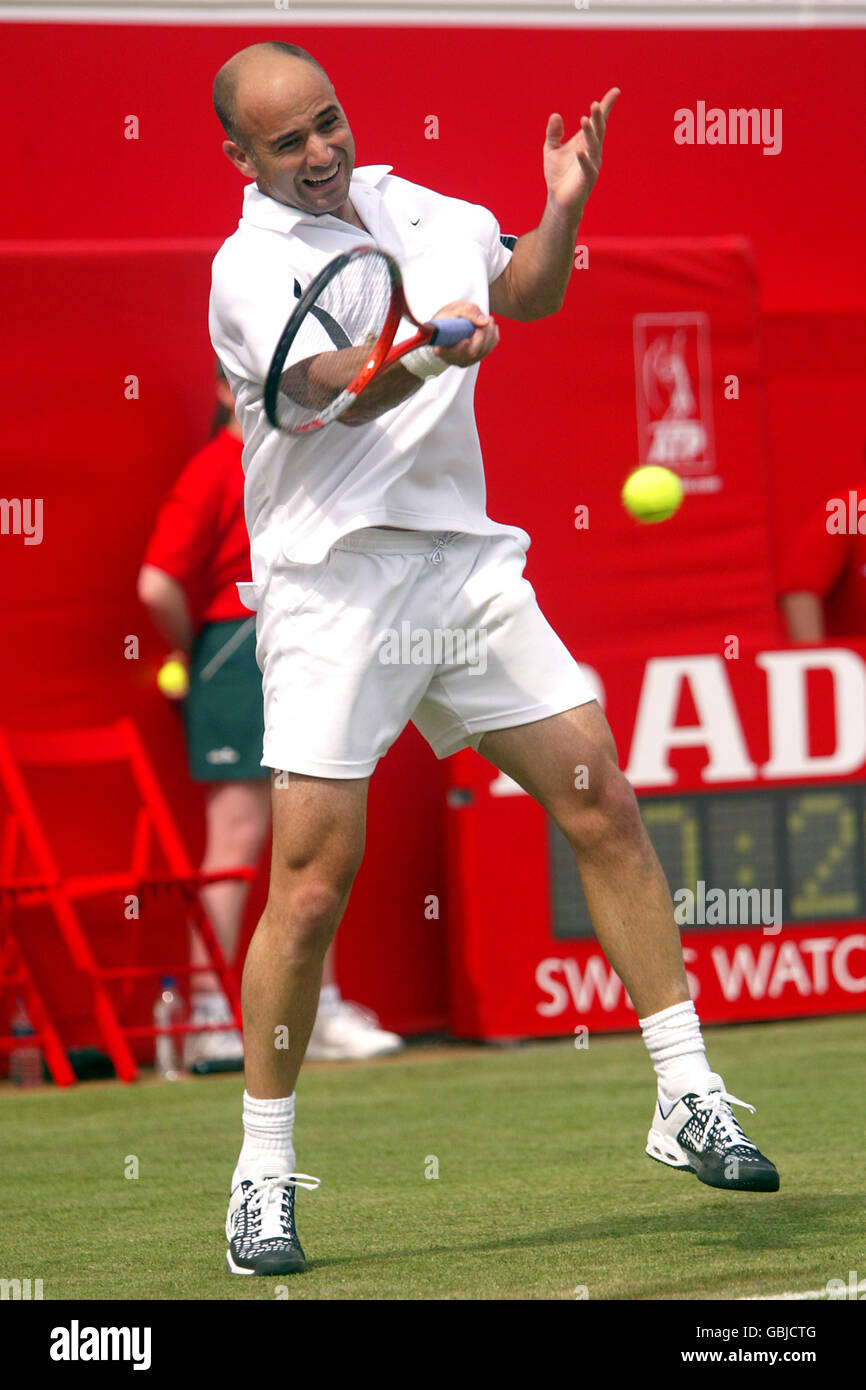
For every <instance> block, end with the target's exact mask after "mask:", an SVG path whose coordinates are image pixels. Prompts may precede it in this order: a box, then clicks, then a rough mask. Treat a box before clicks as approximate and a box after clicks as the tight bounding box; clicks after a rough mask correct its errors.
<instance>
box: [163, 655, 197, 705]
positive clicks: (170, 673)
mask: <svg viewBox="0 0 866 1390" xmlns="http://www.w3.org/2000/svg"><path fill="white" fill-rule="evenodd" d="M156 683H157V685H158V686H159V688H160V690H161V691H162V693H163V695H169V696H172V697H174V699H178V698H179V697H180V696H182V695H185V694H186V693H187V691H188V690H189V676H188V675H187V673H186V667H185V666H184V664H183V662H182V661H164V662H163V663H162V665H161V666H160V668H159V674H158V676H157V678H156Z"/></svg>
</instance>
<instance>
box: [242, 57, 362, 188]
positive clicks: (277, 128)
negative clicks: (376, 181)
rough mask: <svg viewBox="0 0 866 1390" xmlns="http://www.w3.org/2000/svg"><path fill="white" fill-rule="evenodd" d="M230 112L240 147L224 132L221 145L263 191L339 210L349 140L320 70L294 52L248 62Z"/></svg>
mask: <svg viewBox="0 0 866 1390" xmlns="http://www.w3.org/2000/svg"><path fill="white" fill-rule="evenodd" d="M237 118H238V123H239V125H240V128H241V129H242V131H243V136H244V144H245V146H246V148H242V147H241V146H239V145H236V144H234V142H233V141H231V140H227V141H225V143H224V145H223V149H224V150H225V152H226V154H227V155H228V157H229V159H231V161H232V163H233V164H235V165H236V166H237V168H239V169H240V170H241V172H242V173H244V174H247V175H248V177H251V178H254V179H255V180H256V182H257V184H258V186H259V188H260V189H261V191H262V192H263V193H267V194H268V195H269V196H270V197H271V198H275V199H276V200H277V202H279V203H287V204H288V206H289V207H293V208H300V209H302V210H303V211H304V212H311V213H314V214H317V215H321V214H322V213H326V212H331V213H339V210H340V208H342V207H343V205H344V204H345V203H346V201H347V199H348V197H349V182H350V180H351V177H352V170H353V169H354V167H355V142H354V140H353V139H352V132H351V130H350V129H349V123H348V121H347V120H346V117H345V116H344V114H343V110H342V107H341V106H340V104H339V102H338V101H337V98H336V95H335V93H334V89H333V87H332V86H331V84H330V82H329V81H328V78H327V77H326V76H325V74H324V73H322V72H320V71H319V69H318V68H316V67H313V65H312V63H307V62H304V61H303V59H299V58H282V59H277V60H274V59H273V58H272V59H270V61H268V62H265V63H259V64H256V65H255V66H254V67H251V68H250V70H249V72H245V73H244V75H243V77H242V78H241V80H240V82H239V84H238V92H237Z"/></svg>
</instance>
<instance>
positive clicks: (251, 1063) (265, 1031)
mask: <svg viewBox="0 0 866 1390" xmlns="http://www.w3.org/2000/svg"><path fill="white" fill-rule="evenodd" d="M282 781H285V785H281V782H282ZM368 786H369V778H351V779H348V778H347V779H343V778H339V779H338V778H333V779H325V778H320V777H306V776H304V775H302V774H300V773H293V772H288V773H280V774H279V776H278V777H277V778H275V779H274V785H273V792H272V800H271V804H272V809H273V835H274V840H273V854H272V860H271V880H270V887H269V890H268V900H267V903H266V904H265V910H264V912H263V914H262V917H261V920H260V922H259V924H258V926H257V928H256V931H255V934H254V936H253V939H252V941H251V942H250V947H249V951H248V952H247V958H246V964H245V966H244V974H243V982H242V986H241V1002H242V1005H243V1014H244V1043H245V1049H246V1068H245V1071H246V1087H247V1091H248V1093H249V1094H250V1095H252V1096H256V1097H259V1098H261V1099H271V1098H274V1097H278V1096H288V1095H291V1093H292V1091H293V1090H294V1088H295V1082H296V1081H297V1078H298V1072H299V1070H300V1066H301V1062H302V1061H303V1057H304V1052H305V1050H306V1046H307V1041H308V1039H309V1036H310V1032H311V1031H312V1027H313V1021H314V1019H315V1016H316V1008H317V1006H318V999H319V990H320V987H321V983H322V967H323V964H324V959H325V952H326V951H327V949H328V946H329V945H330V943H331V940H332V939H333V936H334V933H335V932H336V930H337V927H338V925H339V923H340V919H341V917H342V915H343V912H344V911H345V908H346V904H347V902H348V900H349V892H350V890H351V887H352V882H353V880H354V878H355V874H356V873H357V871H358V868H359V866H360V863H361V859H362V856H363V853H364V838H365V826H366V809H367V789H368ZM281 1043H283V1044H287V1045H282V1046H281V1045H280V1044H281Z"/></svg>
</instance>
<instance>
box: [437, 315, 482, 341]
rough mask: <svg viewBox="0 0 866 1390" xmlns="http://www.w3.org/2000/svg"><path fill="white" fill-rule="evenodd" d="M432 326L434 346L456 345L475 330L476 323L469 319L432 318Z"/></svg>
mask: <svg viewBox="0 0 866 1390" xmlns="http://www.w3.org/2000/svg"><path fill="white" fill-rule="evenodd" d="M430 327H431V328H432V329H433V337H432V338H431V339H430V344H431V346H432V347H454V345H455V343H462V342H463V340H464V338H471V337H472V334H473V333H474V332H475V324H474V323H472V322H471V321H470V320H469V319H430Z"/></svg>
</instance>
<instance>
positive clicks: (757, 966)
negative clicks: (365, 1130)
mask: <svg viewBox="0 0 866 1390" xmlns="http://www.w3.org/2000/svg"><path fill="white" fill-rule="evenodd" d="M596 674H597V677H598V680H599V687H600V693H601V694H602V696H604V691H605V690H607V691H609V692H610V694H609V699H608V700H607V713H608V717H609V718H610V721H611V725H612V728H613V731H614V734H615V736H616V738H617V743H618V747H619V752H620V760H621V765H622V767H623V768H624V770H625V771H626V775H627V776H628V777H629V779H630V781H631V782H632V785H633V786H634V787H635V790H636V792H637V793H638V798H639V801H640V802H641V809H642V814H643V818H644V821H645V824H646V825H647V829H648V831H649V834H650V837H651V839H652V840H653V842H654V844H655V848H656V851H657V853H658V854H659V858H660V860H661V863H662V867H663V868H664V869H665V872H666V874H667V877H668V881H669V883H670V886H671V890H672V893H673V898H674V906H675V915H676V919H677V921H678V923H679V924H680V928H681V933H682V940H683V947H684V953H685V960H686V965H687V968H688V971H689V975H690V983H691V986H692V991H693V996H694V998H695V1000H696V1002H698V1004H699V1009H700V1013H701V1016H702V1017H703V1018H704V1019H705V1020H706V1021H707V1022H718V1021H724V1020H733V1019H739V1020H743V1019H762V1018H782V1017H794V1016H798V1015H801V1014H813V1013H836V1012H848V1011H855V1010H863V1009H866V869H864V864H866V855H864V848H866V782H864V775H866V642H859V643H847V644H845V645H844V646H830V645H827V646H824V647H816V648H808V649H804V648H796V649H782V650H757V651H752V652H745V653H739V654H738V655H737V656H736V657H731V658H730V659H728V660H726V659H725V658H724V656H722V655H720V654H718V653H701V654H698V655H682V656H672V657H654V658H650V659H649V660H645V661H644V660H641V659H639V658H634V659H632V660H628V659H621V660H619V661H616V662H604V661H600V662H599V663H598V666H597V671H596ZM452 767H453V770H454V771H453V776H452V784H451V789H450V791H449V793H448V807H449V809H448V819H449V864H450V866H451V882H450V894H449V908H448V919H449V924H450V926H451V931H450V938H449V939H450V948H451V984H452V990H451V998H452V1026H453V1028H454V1031H455V1032H456V1033H457V1034H458V1035H460V1036H464V1037H466V1036H473V1037H485V1038H491V1037H511V1036H541V1035H545V1034H547V1035H550V1034H562V1033H565V1032H570V1031H571V1030H572V1029H573V1028H574V1027H576V1026H577V1025H579V1024H585V1025H587V1026H589V1027H590V1028H594V1029H597V1030H613V1029H619V1028H627V1027H633V1026H634V1025H635V1022H636V1019H635V1014H634V1011H633V1009H632V1008H631V1006H630V1003H629V1001H628V999H627V997H626V993H625V990H624V988H623V986H622V984H621V982H620V981H619V980H618V979H617V977H616V975H615V974H614V973H613V971H612V970H611V968H610V966H609V965H608V963H607V962H606V960H605V959H604V956H603V955H602V953H601V950H600V948H599V947H598V945H597V943H596V942H595V939H594V937H593V936H592V934H591V933H592V926H591V922H590V919H589V913H588V911H587V908H586V903H585V901H584V899H583V894H582V890H581V888H580V880H579V874H578V872H577V869H576V866H575V862H574V856H573V854H572V851H571V848H570V846H569V845H568V844H567V842H566V841H565V838H564V837H563V836H562V835H561V833H560V832H559V831H558V830H557V829H556V827H554V825H553V823H552V821H551V820H550V819H549V817H548V816H547V815H546V813H545V812H544V811H543V810H542V809H541V808H540V807H539V806H538V805H537V804H536V803H535V802H534V801H533V800H532V799H531V798H530V797H529V796H527V795H526V794H524V793H523V792H522V791H521V789H520V788H519V787H518V786H517V785H516V783H514V782H513V781H511V779H509V778H507V777H504V776H502V775H501V774H497V772H496V770H495V769H494V768H492V767H491V766H490V764H488V763H485V762H484V760H483V759H481V758H478V757H477V756H476V755H475V754H473V753H469V752H467V753H464V754H461V755H460V757H459V758H457V759H453V760H452ZM635 916H636V927H637V928H638V929H639V917H640V902H639V901H636V902H635Z"/></svg>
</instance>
